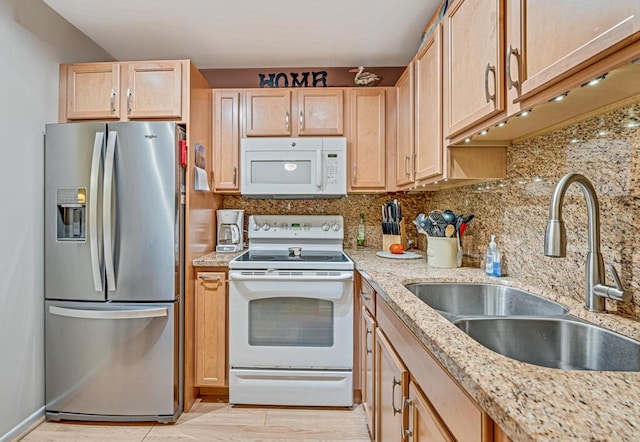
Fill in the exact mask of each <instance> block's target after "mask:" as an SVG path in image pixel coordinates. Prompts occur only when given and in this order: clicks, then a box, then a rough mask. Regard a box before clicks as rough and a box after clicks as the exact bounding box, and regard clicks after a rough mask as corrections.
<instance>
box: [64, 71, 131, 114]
mask: <svg viewBox="0 0 640 442" xmlns="http://www.w3.org/2000/svg"><path fill="white" fill-rule="evenodd" d="M63 68H66V69H64V71H62V70H61V74H63V73H65V74H66V76H63V75H61V81H60V86H61V87H60V92H61V94H60V95H61V96H60V105H61V108H63V109H65V110H66V114H67V118H68V119H69V120H87V119H98V118H103V119H119V118H120V65H119V64H118V63H79V64H72V65H67V66H64V65H63V67H61V69H63ZM63 78H64V79H65V80H66V81H64V82H63V80H62V79H63ZM65 89H66V96H65V94H64V93H63V91H64V90H65ZM65 105H66V106H65Z"/></svg>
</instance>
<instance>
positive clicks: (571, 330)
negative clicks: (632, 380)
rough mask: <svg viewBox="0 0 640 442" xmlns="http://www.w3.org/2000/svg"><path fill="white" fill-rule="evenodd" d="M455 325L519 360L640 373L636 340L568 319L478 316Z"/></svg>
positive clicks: (577, 367)
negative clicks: (482, 317)
mask: <svg viewBox="0 0 640 442" xmlns="http://www.w3.org/2000/svg"><path fill="white" fill-rule="evenodd" d="M454 324H455V325H456V326H457V327H458V328H460V329H461V330H462V331H464V332H465V333H466V334H468V335H469V336H471V337H472V338H473V339H475V340H476V341H478V342H479V343H480V344H482V345H484V346H485V347H487V348H489V349H491V350H493V351H495V352H497V353H500V354H501V355H504V356H507V357H509V358H512V359H517V360H518V361H522V362H528V363H530V364H534V365H541V366H543V367H551V368H561V369H563V370H605V371H640V342H638V341H634V340H633V339H629V338H627V337H625V336H622V335H619V334H617V333H614V332H612V331H609V330H606V329H603V328H600V327H597V326H595V325H592V324H588V323H585V322H581V321H578V320H577V319H573V318H570V317H567V318H522V317H521V318H518V317H512V318H484V319H481V318H477V319H462V320H459V321H456V322H454Z"/></svg>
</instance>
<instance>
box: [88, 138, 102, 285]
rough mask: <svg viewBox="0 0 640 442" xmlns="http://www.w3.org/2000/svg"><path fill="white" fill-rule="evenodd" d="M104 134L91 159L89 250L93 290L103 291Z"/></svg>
mask: <svg viewBox="0 0 640 442" xmlns="http://www.w3.org/2000/svg"><path fill="white" fill-rule="evenodd" d="M103 144H104V132H96V137H95V140H94V142H93V156H92V157H91V177H90V181H89V249H90V252H91V270H92V274H93V288H94V290H95V291H96V292H101V291H102V274H101V272H100V256H99V255H100V251H99V249H98V248H99V247H98V186H99V184H98V178H99V177H98V174H99V173H100V162H101V157H102V145H103Z"/></svg>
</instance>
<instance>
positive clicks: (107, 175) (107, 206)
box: [102, 131, 118, 292]
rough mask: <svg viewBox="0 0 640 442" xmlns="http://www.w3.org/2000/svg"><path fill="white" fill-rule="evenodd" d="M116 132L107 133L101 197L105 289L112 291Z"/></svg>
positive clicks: (114, 277)
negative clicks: (112, 222) (102, 193)
mask: <svg viewBox="0 0 640 442" xmlns="http://www.w3.org/2000/svg"><path fill="white" fill-rule="evenodd" d="M117 140H118V132H115V131H110V132H109V135H107V156H106V158H105V165H104V169H105V171H104V196H103V199H102V226H103V229H104V262H105V266H106V268H107V290H108V291H110V292H112V291H115V289H116V276H115V269H114V267H115V266H114V263H113V241H112V238H111V232H112V226H111V220H112V216H111V215H112V213H111V211H112V209H113V207H112V204H111V194H112V192H113V172H114V162H115V156H116V142H117Z"/></svg>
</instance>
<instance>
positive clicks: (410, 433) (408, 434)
mask: <svg viewBox="0 0 640 442" xmlns="http://www.w3.org/2000/svg"><path fill="white" fill-rule="evenodd" d="M412 405H413V401H412V400H411V398H405V399H404V409H403V410H402V414H403V419H402V435H403V437H405V436H406V437H407V438H413V430H412V429H411V428H409V416H407V418H406V419H404V412H405V410H406V411H407V414H408V412H409V407H411V406H412ZM405 421H406V422H407V428H404V423H405Z"/></svg>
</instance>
